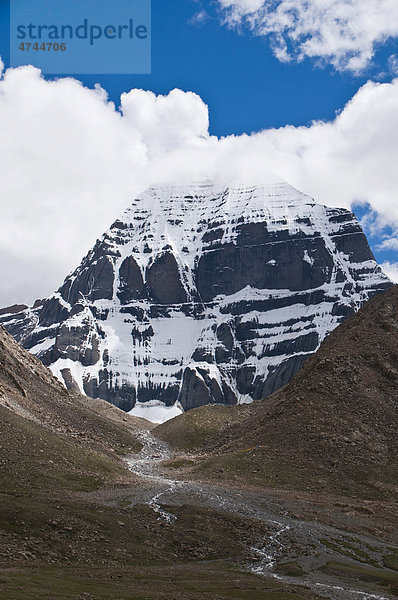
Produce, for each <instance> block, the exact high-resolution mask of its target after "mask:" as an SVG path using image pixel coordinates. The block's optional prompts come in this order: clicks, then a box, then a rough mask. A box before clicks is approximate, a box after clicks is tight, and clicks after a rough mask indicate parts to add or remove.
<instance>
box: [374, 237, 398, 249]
mask: <svg viewBox="0 0 398 600" xmlns="http://www.w3.org/2000/svg"><path fill="white" fill-rule="evenodd" d="M377 249H378V250H398V238H395V237H392V238H387V239H385V240H383V241H382V242H381V244H379V245H378V246H377Z"/></svg>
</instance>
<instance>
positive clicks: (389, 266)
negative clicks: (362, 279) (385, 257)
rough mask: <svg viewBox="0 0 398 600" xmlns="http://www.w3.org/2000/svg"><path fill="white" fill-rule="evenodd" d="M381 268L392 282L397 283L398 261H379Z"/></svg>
mask: <svg viewBox="0 0 398 600" xmlns="http://www.w3.org/2000/svg"><path fill="white" fill-rule="evenodd" d="M380 266H381V268H382V269H383V271H384V273H385V274H386V275H388V277H389V278H390V279H391V280H392V281H393V282H394V283H398V262H393V263H392V262H388V261H386V262H383V263H381V265H380Z"/></svg>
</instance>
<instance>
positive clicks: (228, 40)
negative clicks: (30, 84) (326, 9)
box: [0, 0, 397, 136]
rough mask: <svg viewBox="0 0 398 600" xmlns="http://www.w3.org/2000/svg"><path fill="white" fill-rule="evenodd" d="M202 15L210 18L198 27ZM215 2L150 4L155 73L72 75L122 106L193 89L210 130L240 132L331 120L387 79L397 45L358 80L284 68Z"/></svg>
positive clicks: (313, 68)
mask: <svg viewBox="0 0 398 600" xmlns="http://www.w3.org/2000/svg"><path fill="white" fill-rule="evenodd" d="M0 2H1V12H0V39H1V55H2V57H3V61H4V62H5V64H6V65H7V64H8V62H9V42H8V19H9V16H8V15H9V8H8V5H9V3H8V1H7V0H0ZM201 10H205V11H206V13H207V14H208V17H207V19H206V20H205V22H203V23H196V24H195V23H194V22H192V21H194V17H195V15H197V13H198V12H200V11H201ZM218 17H219V11H218V9H217V6H216V4H215V2H214V1H209V0H152V73H151V75H142V76H134V75H131V76H127V75H126V76H123V75H102V76H101V75H94V76H87V75H85V76H82V75H78V74H77V75H75V77H76V78H77V79H79V80H80V81H82V82H83V83H84V84H85V85H87V86H89V87H92V86H94V85H95V84H96V83H98V82H99V83H100V84H101V85H102V86H103V87H104V88H105V89H106V90H107V92H108V93H109V95H110V98H111V99H112V100H113V101H114V102H115V103H116V104H119V99H120V94H121V93H122V92H125V91H129V90H130V89H132V88H142V89H145V90H151V91H153V92H155V93H156V94H165V93H167V92H169V91H170V90H172V89H174V88H179V89H181V90H184V91H195V92H196V93H197V94H199V96H200V97H201V98H202V99H203V100H204V101H205V102H206V104H207V105H208V106H209V110H210V133H212V134H214V135H217V136H224V135H229V134H236V135H239V134H241V133H244V132H245V133H250V132H253V131H259V130H261V129H267V128H270V127H281V126H284V125H286V124H290V125H306V124H308V123H309V122H311V121H313V120H318V119H325V120H330V119H333V118H334V116H335V114H336V111H339V110H340V109H342V108H343V106H344V105H345V104H346V102H347V101H348V100H349V99H350V98H351V97H352V96H353V95H354V93H355V92H356V91H357V90H358V88H359V87H361V85H363V84H364V83H365V82H366V81H367V80H368V79H377V80H378V81H388V80H390V79H391V77H392V76H391V74H390V73H388V72H387V73H385V65H386V61H387V58H388V57H389V56H390V55H391V54H392V53H394V51H396V50H397V43H396V41H395V40H394V41H391V42H390V43H388V44H386V45H382V46H381V47H380V48H379V50H378V51H377V53H376V55H375V57H374V60H373V61H372V64H371V65H370V66H369V67H368V68H367V69H366V70H365V71H364V72H362V73H361V74H360V75H352V74H350V73H346V72H343V73H339V72H336V70H335V69H334V68H333V67H332V66H330V65H327V64H326V65H324V66H322V67H318V66H317V65H316V64H314V62H313V61H310V60H308V59H307V60H305V61H304V62H302V63H301V64H297V63H291V64H284V63H282V62H280V61H278V60H277V59H276V58H275V56H274V55H273V53H272V51H271V48H270V46H269V44H268V42H267V40H264V39H263V38H261V37H256V36H253V35H251V34H250V33H248V32H247V31H243V32H242V33H238V32H237V31H236V30H231V29H229V28H227V27H225V26H223V25H222V23H221V22H220V20H219V18H218Z"/></svg>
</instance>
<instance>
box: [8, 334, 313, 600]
mask: <svg viewBox="0 0 398 600" xmlns="http://www.w3.org/2000/svg"><path fill="white" fill-rule="evenodd" d="M148 426H150V424H149V423H143V422H140V420H138V419H135V418H133V417H131V416H129V415H125V413H123V412H122V411H120V410H118V409H117V408H115V407H113V406H111V405H109V404H107V403H106V402H104V401H102V400H92V399H90V398H82V397H81V396H78V395H76V394H75V395H71V394H70V393H69V392H67V391H66V390H65V389H64V387H63V386H62V385H61V384H60V383H59V382H58V380H56V379H55V378H54V377H53V376H52V374H51V372H50V371H49V370H48V369H47V368H46V367H44V366H43V365H42V364H41V363H40V361H39V360H38V359H37V358H36V357H34V356H31V355H29V354H28V353H27V352H26V351H25V350H24V349H23V348H21V347H20V346H18V344H17V343H16V342H15V340H13V339H12V338H11V336H10V335H9V334H7V333H6V332H5V331H4V329H3V328H2V327H0V498H1V504H0V600H12V599H15V600H17V599H19V598H24V599H26V600H36V599H37V598H54V599H55V598H57V599H58V600H72V599H73V600H75V599H77V598H79V599H83V598H92V599H93V598H96V599H97V600H109V599H110V598H126V599H127V598H128V599H131V600H133V599H135V600H138V599H142V598H147V597H150V598H153V599H154V600H163V599H164V598H178V599H180V600H197V599H198V598H201V599H202V598H203V599H205V598H207V599H208V600H211V599H213V598H215V597H217V598H220V600H222V599H224V600H227V599H228V598H231V595H233V596H234V598H237V599H238V600H251V599H252V598H253V597H254V596H256V595H261V597H269V598H274V597H275V598H276V597H278V598H279V597H281V595H283V596H284V597H286V598H288V597H289V598H290V597H294V598H295V599H297V600H317V599H319V597H318V596H317V595H316V593H314V592H312V591H310V590H301V589H300V588H298V589H296V587H295V586H293V585H285V584H283V583H279V582H278V583H275V582H273V581H268V580H266V579H260V578H258V577H255V576H254V575H252V574H250V573H248V572H246V571H242V570H240V569H239V565H241V564H244V563H246V562H247V560H249V559H250V557H251V555H252V550H251V547H252V546H253V544H254V543H256V542H257V541H258V539H259V538H260V537H261V538H264V537H267V536H268V527H267V526H266V524H264V523H262V522H260V521H258V520H255V519H253V518H248V517H244V516H243V517H242V516H240V515H234V514H229V513H227V512H225V511H221V510H215V509H209V508H205V507H203V508H200V507H198V506H189V505H188V504H187V503H184V506H178V507H175V508H173V511H174V512H175V513H176V515H178V518H177V519H176V522H175V523H173V524H172V525H169V524H167V523H165V522H164V520H163V519H160V518H159V514H158V513H157V512H156V511H155V510H153V507H152V506H151V505H150V504H149V503H147V504H143V502H145V491H146V489H147V488H148V485H150V484H148V481H146V480H145V479H144V478H138V476H135V475H133V474H132V473H131V472H129V471H128V470H127V468H126V467H124V466H123V462H122V461H121V460H120V459H118V457H117V454H119V453H123V452H127V451H129V450H130V451H131V450H138V449H139V448H140V445H138V443H137V440H136V439H134V437H133V435H135V432H136V430H137V429H140V428H141V427H146V428H148ZM150 494H151V492H150ZM133 497H135V498H136V499H135V500H134V502H133V501H132V498H133ZM143 497H144V500H143ZM226 573H228V577H225V574H226ZM192 582H194V589H192V586H193V584H192ZM253 594H254V596H253Z"/></svg>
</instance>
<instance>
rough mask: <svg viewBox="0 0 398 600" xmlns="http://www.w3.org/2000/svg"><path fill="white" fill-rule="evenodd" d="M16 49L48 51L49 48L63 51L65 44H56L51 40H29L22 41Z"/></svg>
mask: <svg viewBox="0 0 398 600" xmlns="http://www.w3.org/2000/svg"><path fill="white" fill-rule="evenodd" d="M18 50H22V52H29V50H34V51H35V52H40V51H41V52H50V51H51V50H52V51H54V52H60V51H61V52H65V50H66V44H65V43H62V44H57V43H53V42H43V43H42V44H39V43H38V42H36V43H35V44H32V43H31V42H22V43H21V44H20V45H19V47H18Z"/></svg>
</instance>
